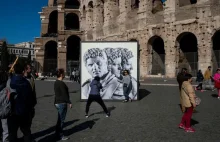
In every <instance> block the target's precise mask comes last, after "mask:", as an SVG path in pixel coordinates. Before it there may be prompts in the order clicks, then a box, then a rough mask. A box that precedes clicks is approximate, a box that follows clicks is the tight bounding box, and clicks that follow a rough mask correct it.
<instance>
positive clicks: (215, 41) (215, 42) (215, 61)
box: [212, 30, 220, 72]
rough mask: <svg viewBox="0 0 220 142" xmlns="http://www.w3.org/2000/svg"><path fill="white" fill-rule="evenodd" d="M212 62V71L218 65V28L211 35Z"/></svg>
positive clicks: (219, 37)
mask: <svg viewBox="0 0 220 142" xmlns="http://www.w3.org/2000/svg"><path fill="white" fill-rule="evenodd" d="M212 45H213V46H212V49H213V51H212V64H213V72H215V70H216V69H217V68H219V67H220V30H219V31H217V32H215V34H214V35H213V37H212Z"/></svg>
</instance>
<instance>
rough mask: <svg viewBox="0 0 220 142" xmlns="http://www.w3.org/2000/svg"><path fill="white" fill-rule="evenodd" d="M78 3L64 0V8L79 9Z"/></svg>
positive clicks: (72, 0)
mask: <svg viewBox="0 0 220 142" xmlns="http://www.w3.org/2000/svg"><path fill="white" fill-rule="evenodd" d="M79 6H80V3H79V1H78V0H66V2H65V8H70V9H79Z"/></svg>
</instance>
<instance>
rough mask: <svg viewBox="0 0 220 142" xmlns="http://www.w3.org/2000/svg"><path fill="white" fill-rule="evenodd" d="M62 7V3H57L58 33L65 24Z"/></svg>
mask: <svg viewBox="0 0 220 142" xmlns="http://www.w3.org/2000/svg"><path fill="white" fill-rule="evenodd" d="M64 15H65V14H64V9H62V5H59V9H58V23H57V24H58V26H57V28H58V30H57V31H58V33H59V32H60V31H61V30H64V29H65V28H64V27H65V25H64V23H65V22H64V20H65V17H64Z"/></svg>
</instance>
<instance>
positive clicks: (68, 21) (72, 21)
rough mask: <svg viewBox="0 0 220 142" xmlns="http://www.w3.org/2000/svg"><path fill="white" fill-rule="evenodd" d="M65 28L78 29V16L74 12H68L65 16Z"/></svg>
mask: <svg viewBox="0 0 220 142" xmlns="http://www.w3.org/2000/svg"><path fill="white" fill-rule="evenodd" d="M65 29H66V30H79V16H78V15H77V14H75V13H68V14H67V15H66V16H65Z"/></svg>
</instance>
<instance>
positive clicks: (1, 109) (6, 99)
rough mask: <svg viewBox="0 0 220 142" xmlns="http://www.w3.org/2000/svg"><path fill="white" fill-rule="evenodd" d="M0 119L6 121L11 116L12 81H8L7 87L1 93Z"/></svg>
mask: <svg viewBox="0 0 220 142" xmlns="http://www.w3.org/2000/svg"><path fill="white" fill-rule="evenodd" d="M0 94H1V95H0V119H6V118H8V116H9V115H10V114H11V110H12V106H11V102H10V94H11V88H10V80H8V81H7V85H6V87H5V88H4V89H3V90H2V91H1V92H0Z"/></svg>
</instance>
